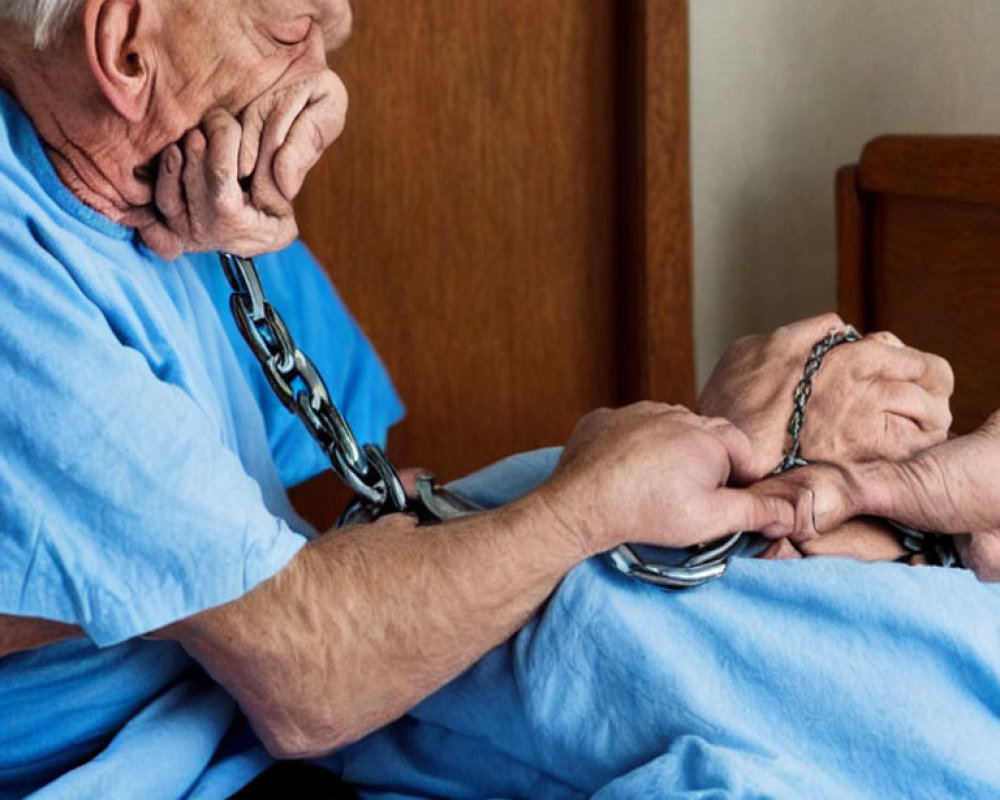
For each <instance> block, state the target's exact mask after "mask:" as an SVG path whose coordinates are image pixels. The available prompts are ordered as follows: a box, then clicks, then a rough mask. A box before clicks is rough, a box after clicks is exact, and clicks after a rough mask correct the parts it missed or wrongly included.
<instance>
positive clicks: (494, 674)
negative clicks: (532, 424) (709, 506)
mask: <svg viewBox="0 0 1000 800" xmlns="http://www.w3.org/2000/svg"><path fill="white" fill-rule="evenodd" d="M543 461H544V459H543ZM549 463H551V458H549ZM521 472H522V473H523V474H522V475H521V477H520V478H519V480H521V481H522V484H523V486H522V487H521V488H525V487H526V486H527V484H528V483H530V473H531V470H530V469H527V468H525V469H523V470H521ZM516 482H517V481H515V483H516ZM488 486H489V482H484V484H483V485H482V486H476V485H473V486H472V487H471V488H472V493H476V492H477V491H478V490H479V489H482V488H486V487H488ZM492 499H494V500H499V499H502V498H499V497H497V498H492ZM998 753H1000V594H998V589H997V587H996V586H992V585H985V584H981V583H979V582H978V581H977V580H976V579H975V578H974V576H973V575H972V574H971V573H968V572H965V571H959V570H944V569H939V568H933V567H907V566H904V565H899V564H872V565H866V564H861V563H857V562H853V561H848V560H844V559H833V558H825V559H810V560H807V561H793V562H774V561H749V560H741V561H739V562H737V563H734V564H733V565H732V567H731V569H730V571H729V573H728V574H727V575H726V577H725V578H723V579H722V580H721V581H718V582H716V583H713V584H710V585H707V586H704V587H702V588H700V589H696V590H692V591H686V592H680V593H667V592H664V591H662V590H658V589H655V588H651V587H647V586H645V585H641V584H638V583H635V582H632V581H630V580H628V579H625V578H623V577H621V576H619V575H618V574H617V573H614V572H613V571H612V570H611V569H609V568H608V567H607V566H606V564H605V563H604V562H603V561H602V560H599V559H595V560H592V561H589V562H586V563H584V564H582V565H580V566H579V567H578V568H577V569H576V570H574V571H573V572H572V573H570V575H569V576H568V577H567V578H566V579H565V581H564V582H563V583H562V585H561V587H560V588H559V590H558V591H557V592H556V594H555V595H554V596H553V598H552V599H551V600H550V602H549V603H548V604H547V606H546V607H545V608H544V609H543V611H542V612H541V613H540V615H539V616H538V618H537V619H536V620H535V621H534V622H532V623H531V624H529V625H528V626H527V627H526V628H524V629H523V630H522V631H521V632H520V633H519V634H518V635H517V636H516V637H515V638H514V639H512V640H511V641H510V642H509V643H507V644H505V645H503V646H501V647H499V648H497V649H495V650H494V651H492V652H491V653H490V654H488V655H487V657H486V658H484V659H483V660H482V661H481V662H480V663H478V664H477V665H476V666H475V667H474V668H473V669H471V670H470V671H468V672H467V673H466V674H464V675H462V676H461V677H459V678H458V679H457V680H455V681H454V682H453V683H451V684H450V685H448V686H446V687H445V688H444V689H442V690H441V691H439V692H438V693H437V694H435V695H434V696H432V697H431V698H429V699H428V700H427V701H425V702H424V703H423V704H421V705H420V706H418V707H417V708H416V709H415V710H414V711H413V713H412V714H410V715H408V716H407V717H405V718H403V719H402V720H400V721H398V722H397V723H395V724H393V725H391V726H389V727H388V728H386V729H385V730H383V731H381V732H379V733H377V734H375V735H373V736H370V737H368V738H367V739H365V740H363V741H362V742H360V743H358V744H356V745H354V746H352V747H350V748H348V749H347V750H345V751H344V752H343V753H341V758H342V759H343V761H342V763H343V768H344V775H345V778H347V779H348V780H351V781H354V782H357V783H359V784H363V785H364V786H366V787H367V788H366V789H365V790H364V792H363V794H364V796H365V797H367V798H382V799H383V800H387V799H388V798H393V799H396V798H470V799H471V798H531V800H550V799H551V800H560V799H561V798H582V797H591V796H592V797H594V798H596V799H597V800H611V798H629V800H636V798H795V800H799V799H800V798H804V797H817V798H863V797H873V798H875V797H877V798H888V797H900V798H946V797H949V798H950V797H998V796H1000V756H998Z"/></svg>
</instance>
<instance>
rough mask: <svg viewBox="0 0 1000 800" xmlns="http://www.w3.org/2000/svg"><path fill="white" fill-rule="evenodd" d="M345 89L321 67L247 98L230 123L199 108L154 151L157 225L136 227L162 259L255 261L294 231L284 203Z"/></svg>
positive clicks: (343, 103) (225, 115)
mask: <svg viewBox="0 0 1000 800" xmlns="http://www.w3.org/2000/svg"><path fill="white" fill-rule="evenodd" d="M346 113H347V92H346V90H345V89H344V85H343V83H342V82H341V81H340V78H338V77H337V75H336V74H335V73H333V72H332V71H330V70H324V71H322V72H318V73H316V74H314V75H311V76H309V77H308V78H304V79H302V80H299V81H297V82H294V83H291V84H288V85H286V86H282V87H281V88H279V89H276V90H275V91H272V92H269V93H267V94H265V95H263V96H262V97H260V98H258V99H257V100H255V101H254V102H252V103H251V104H250V105H249V106H248V107H247V108H246V109H245V110H244V111H243V113H242V114H241V116H240V118H239V119H237V118H236V117H234V116H233V115H232V114H230V113H229V112H227V111H225V110H222V109H216V110H213V111H211V112H209V113H208V114H207V115H206V116H205V119H204V120H202V122H201V125H200V126H199V127H198V128H195V129H193V130H191V131H189V132H188V133H187V135H186V136H185V137H184V139H183V140H182V141H181V142H180V143H179V144H172V145H170V146H169V147H167V148H166V149H165V150H164V151H163V152H162V153H161V154H160V163H159V172H158V176H157V180H156V187H155V198H154V199H155V203H156V207H157V209H158V211H159V215H160V219H159V220H158V221H156V222H153V223H150V224H148V225H146V226H145V227H142V228H140V234H141V236H142V239H143V241H144V242H145V243H146V245H147V246H148V247H149V248H150V249H151V250H153V251H154V252H156V253H157V254H159V255H160V256H162V257H163V258H166V259H168V260H169V259H173V258H177V257H178V256H179V255H181V253H186V252H204V251H211V250H219V251H225V252H230V253H235V254H237V255H242V256H257V255H261V254H262V253H267V252H272V251H274V250H279V249H281V248H282V247H286V246H287V245H289V244H291V242H292V241H294V239H295V237H296V236H297V235H298V226H297V225H296V222H295V214H294V210H293V208H292V201H293V200H294V199H295V196H296V195H297V194H298V193H299V190H300V189H301V188H302V183H303V181H304V180H305V176H306V173H308V171H309V170H310V169H311V168H312V167H313V166H314V165H315V164H316V162H317V161H318V160H319V158H320V156H321V155H322V154H323V151H324V150H326V148H327V147H329V145H330V144H332V143H333V141H334V140H336V139H337V137H338V136H339V135H340V133H341V132H342V130H343V128H344V121H345V118H346Z"/></svg>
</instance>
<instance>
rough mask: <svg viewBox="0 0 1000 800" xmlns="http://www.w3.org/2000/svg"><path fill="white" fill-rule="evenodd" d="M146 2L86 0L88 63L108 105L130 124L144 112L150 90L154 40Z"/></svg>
mask: <svg viewBox="0 0 1000 800" xmlns="http://www.w3.org/2000/svg"><path fill="white" fill-rule="evenodd" d="M152 5H153V4H152V3H151V2H148V0H87V2H86V5H85V6H84V13H83V26H84V33H85V36H86V47H87V60H88V62H89V63H90V70H91V72H92V73H93V75H94V78H95V79H96V80H97V84H98V86H99V87H100V88H101V91H102V92H103V93H104V96H105V97H106V98H107V100H108V102H109V103H111V105H112V106H113V107H114V108H115V110H116V111H117V112H118V113H119V114H121V115H122V116H123V117H124V118H125V119H127V120H128V121H129V122H139V121H140V120H142V119H143V118H144V117H145V115H146V112H147V109H148V107H149V102H150V96H151V94H152V90H153V74H152V67H153V58H152V56H153V52H152V46H153V39H152V37H150V36H148V35H147V33H148V31H146V30H145V28H146V27H147V24H146V23H147V22H148V19H147V17H148V16H150V15H151V14H152Z"/></svg>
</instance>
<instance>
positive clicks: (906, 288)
mask: <svg viewBox="0 0 1000 800" xmlns="http://www.w3.org/2000/svg"><path fill="white" fill-rule="evenodd" d="M836 191H837V240H838V277H839V281H838V284H839V288H838V301H839V307H840V313H841V315H842V316H843V317H844V318H845V319H847V320H849V321H855V322H856V324H858V325H859V327H861V328H863V329H865V330H867V331H874V330H891V331H893V332H894V333H896V334H897V335H899V336H900V337H901V338H902V339H903V341H904V342H906V343H907V344H910V345H912V346H914V347H917V348H920V349H921V350H928V351H930V352H935V353H938V354H939V355H942V356H944V357H945V358H947V359H948V360H949V361H950V362H951V364H952V367H953V368H954V370H955V378H956V390H955V397H954V399H953V402H952V410H953V412H954V415H955V424H954V428H955V430H956V431H957V432H960V433H964V432H967V431H969V430H972V429H973V428H975V427H976V426H977V425H978V424H979V423H980V422H981V421H982V420H983V419H984V418H985V417H986V416H987V415H988V414H990V413H991V412H992V411H995V410H996V409H997V408H1000V368H998V356H1000V137H994V136H961V137H953V136H885V137H881V138H879V139H875V140H873V141H872V142H870V143H869V144H868V145H867V146H866V147H865V148H864V151H863V152H862V154H861V160H860V162H859V163H858V164H856V165H852V166H849V167H844V168H842V169H841V170H840V171H839V172H838V174H837V188H836Z"/></svg>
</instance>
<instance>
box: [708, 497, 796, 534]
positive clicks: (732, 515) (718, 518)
mask: <svg viewBox="0 0 1000 800" xmlns="http://www.w3.org/2000/svg"><path fill="white" fill-rule="evenodd" d="M712 508H713V511H714V514H713V517H714V519H713V522H714V525H713V528H714V529H715V530H716V531H719V532H720V533H723V534H725V533H735V532H736V531H760V532H762V533H765V534H766V535H767V536H769V537H774V538H777V537H781V536H788V535H790V534H791V533H792V531H793V529H794V527H795V509H794V508H793V506H792V504H791V503H790V502H788V500H786V499H784V498H781V497H775V496H768V495H764V494H760V493H758V492H754V491H751V490H750V489H727V488H722V489H717V490H716V491H715V494H714V497H713V503H712Z"/></svg>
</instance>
